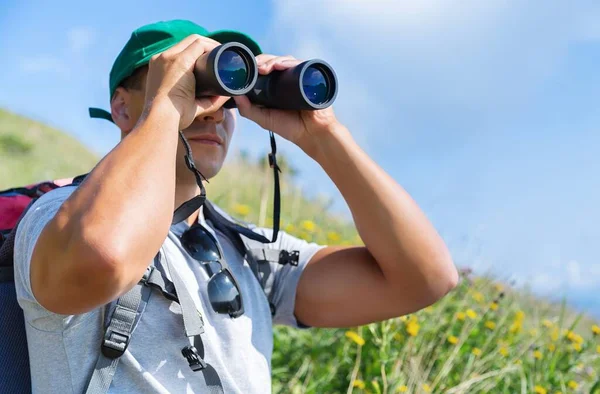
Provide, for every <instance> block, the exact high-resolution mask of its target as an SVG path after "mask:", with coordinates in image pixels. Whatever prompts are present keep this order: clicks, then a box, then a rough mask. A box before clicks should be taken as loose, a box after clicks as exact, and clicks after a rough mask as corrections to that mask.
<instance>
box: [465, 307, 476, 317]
mask: <svg viewBox="0 0 600 394" xmlns="http://www.w3.org/2000/svg"><path fill="white" fill-rule="evenodd" d="M467 316H469V319H475V318H476V317H477V313H475V311H474V310H473V309H467Z"/></svg>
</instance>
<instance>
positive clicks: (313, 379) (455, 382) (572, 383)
mask: <svg viewBox="0 0 600 394" xmlns="http://www.w3.org/2000/svg"><path fill="white" fill-rule="evenodd" d="M234 156H235V157H234V158H233V160H231V161H229V162H228V163H227V165H226V166H225V167H224V168H223V170H222V171H221V173H220V174H219V175H218V176H217V177H216V178H214V179H212V180H211V181H210V183H209V184H208V185H207V193H208V196H209V198H210V199H211V200H212V201H214V202H215V203H217V204H218V205H220V206H221V207H222V208H224V209H225V210H226V211H228V212H230V213H232V214H233V215H234V216H237V217H238V218H239V219H241V220H244V221H247V222H252V223H256V224H258V225H260V226H267V227H271V226H272V217H271V213H272V204H273V201H272V195H273V193H272V187H273V183H272V176H273V174H272V170H271V169H270V168H268V167H267V166H265V164H264V163H257V162H256V161H252V160H251V159H248V158H247V157H246V156H245V155H243V154H240V155H234ZM97 160H98V158H97V157H95V156H94V155H93V154H91V153H90V152H89V151H87V150H86V148H85V147H83V146H82V145H81V144H80V143H78V142H77V141H76V140H74V139H73V138H70V137H68V136H67V135H65V134H63V133H61V132H60V131H58V130H54V129H52V128H49V127H46V126H44V125H42V124H39V123H37V122H33V121H30V120H28V119H25V118H23V117H20V116H17V115H14V114H11V113H8V112H6V111H2V110H0V189H3V188H7V187H12V186H17V185H23V184H27V183H30V182H36V181H40V180H44V179H56V178H61V177H72V176H74V175H77V174H81V173H84V172H87V171H89V170H90V169H91V168H92V167H93V165H94V164H95V163H96V162H97ZM283 161H284V160H282V162H283ZM291 172H292V171H284V172H283V174H282V183H281V195H282V212H281V228H282V229H283V230H285V231H287V232H289V233H291V234H292V235H295V236H298V237H300V238H303V239H305V240H307V241H309V242H318V243H326V244H331V245H357V244H360V243H361V240H360V237H358V235H357V232H356V229H355V228H354V226H353V224H352V223H349V222H348V221H345V220H343V219H341V218H337V217H335V216H334V215H332V214H331V213H329V212H330V211H329V210H328V207H329V206H330V203H329V201H327V200H326V199H318V198H316V199H310V198H307V197H306V196H305V195H304V193H303V192H302V190H300V189H299V188H298V187H296V186H295V184H294V182H293V177H291V176H289V175H288V174H289V173H291ZM274 344H275V346H274V350H275V352H274V354H273V360H272V367H273V391H274V393H344V392H357V393H359V392H360V393H397V392H407V393H506V394H512V393H542V394H550V393H557V392H562V393H584V392H585V393H590V392H593V393H596V389H598V390H599V391H598V392H599V393H600V374H599V372H598V371H600V327H599V326H597V325H595V323H594V322H593V321H592V320H589V319H586V318H585V316H581V315H577V314H576V313H575V312H573V311H572V310H569V309H567V308H566V306H565V305H564V304H563V305H562V306H558V305H552V304H549V303H547V302H545V301H544V300H540V299H539V298H536V297H533V296H532V295H531V294H528V293H527V292H525V291H523V290H516V289H513V288H511V287H510V286H509V285H507V284H501V283H499V282H498V280H497V279H496V278H482V277H474V276H473V275H472V274H469V273H468V272H467V270H464V271H463V272H462V281H461V283H460V285H459V286H458V288H457V289H455V290H454V291H453V292H452V293H451V294H449V295H448V296H447V297H445V298H444V299H442V300H441V301H440V302H438V303H436V304H435V305H433V306H431V307H428V308H426V309H424V310H422V311H419V312H418V313H415V314H412V315H410V316H404V317H401V318H398V319H391V320H388V321H386V322H381V323H374V324H369V325H367V326H363V327H352V328H349V329H348V330H346V329H311V330H293V329H288V328H285V327H277V328H276V330H275V342H274Z"/></svg>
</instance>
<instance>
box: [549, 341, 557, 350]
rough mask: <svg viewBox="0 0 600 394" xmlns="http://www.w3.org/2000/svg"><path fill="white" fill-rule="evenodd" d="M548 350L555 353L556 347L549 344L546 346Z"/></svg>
mask: <svg viewBox="0 0 600 394" xmlns="http://www.w3.org/2000/svg"><path fill="white" fill-rule="evenodd" d="M548 350H550V351H551V352H553V351H555V350H556V345H555V344H553V343H551V344H549V345H548Z"/></svg>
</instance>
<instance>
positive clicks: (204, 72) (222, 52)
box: [194, 42, 258, 97]
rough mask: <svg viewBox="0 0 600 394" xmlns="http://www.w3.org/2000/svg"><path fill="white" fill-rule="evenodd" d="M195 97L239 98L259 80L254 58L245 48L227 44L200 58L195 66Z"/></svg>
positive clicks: (238, 44) (240, 45)
mask: <svg viewBox="0 0 600 394" xmlns="http://www.w3.org/2000/svg"><path fill="white" fill-rule="evenodd" d="M194 76H195V77H196V96H197V97H203V96H240V95H243V94H246V93H248V92H249V91H250V89H252V87H253V86H254V84H255V83H256V79H257V78H258V67H257V66H256V59H255V58H254V54H253V53H252V51H251V50H250V49H248V47H247V46H245V45H243V44H240V43H237V42H230V43H227V44H223V45H219V46H218V47H216V48H215V49H213V50H212V51H210V52H208V53H205V54H204V55H202V56H200V57H199V58H198V60H197V61H196V64H195V66H194Z"/></svg>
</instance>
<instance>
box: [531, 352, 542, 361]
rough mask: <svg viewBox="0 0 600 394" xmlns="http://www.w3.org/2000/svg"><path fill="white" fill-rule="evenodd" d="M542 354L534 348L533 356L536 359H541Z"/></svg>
mask: <svg viewBox="0 0 600 394" xmlns="http://www.w3.org/2000/svg"><path fill="white" fill-rule="evenodd" d="M543 356H544V355H543V354H542V352H540V351H539V350H536V351H535V352H533V357H535V358H536V359H538V360H541V359H542V357H543Z"/></svg>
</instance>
